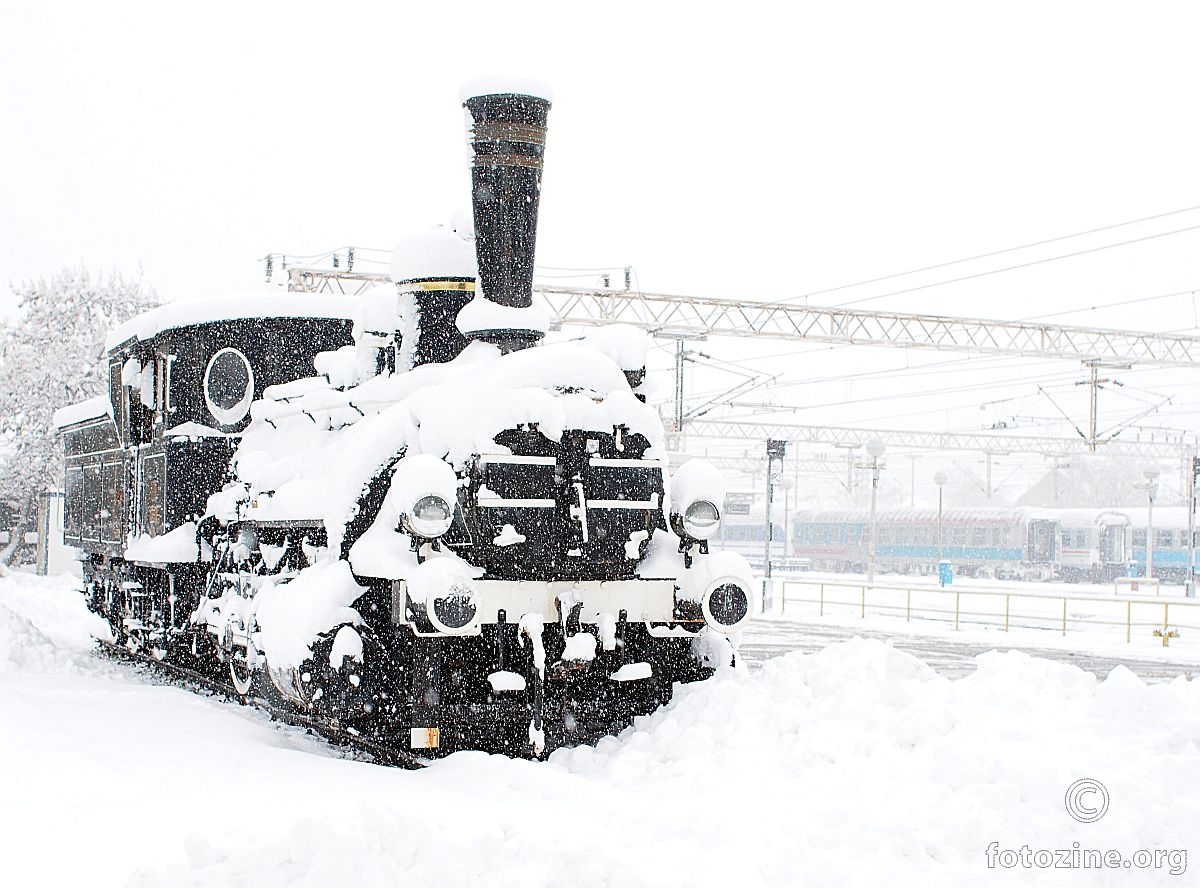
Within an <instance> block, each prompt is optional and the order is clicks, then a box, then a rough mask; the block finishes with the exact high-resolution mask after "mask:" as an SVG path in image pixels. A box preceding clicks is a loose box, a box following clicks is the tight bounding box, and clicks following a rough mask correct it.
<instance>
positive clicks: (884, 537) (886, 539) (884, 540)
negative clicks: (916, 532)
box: [877, 527, 892, 545]
mask: <svg viewBox="0 0 1200 888" xmlns="http://www.w3.org/2000/svg"><path fill="white" fill-rule="evenodd" d="M877 542H878V543H879V544H880V545H890V544H891V542H892V530H891V528H890V527H881V528H879V539H878V541H877Z"/></svg>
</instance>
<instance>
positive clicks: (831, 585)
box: [780, 579, 1200, 645]
mask: <svg viewBox="0 0 1200 888" xmlns="http://www.w3.org/2000/svg"><path fill="white" fill-rule="evenodd" d="M782 586H783V588H782V592H781V595H780V607H781V613H786V611H787V606H788V603H789V602H793V603H797V604H816V605H817V606H818V609H819V610H818V615H819V616H824V615H825V610H826V607H827V606H841V607H853V608H854V609H855V610H857V611H858V614H859V617H860V618H865V617H866V615H867V610H868V608H869V609H871V610H872V611H875V612H881V613H889V612H893V611H894V612H896V613H897V614H898V613H899V612H900V611H903V612H904V619H905V621H906V622H911V620H912V618H913V616H914V614H916V615H917V616H918V618H919V617H920V615H921V614H923V613H924V614H930V615H933V616H932V617H931V618H932V619H934V620H941V621H944V622H950V620H951V615H952V617H953V622H954V628H955V630H957V629H958V628H959V625H960V623H963V622H968V623H975V624H977V625H987V626H998V625H1000V619H1001V616H1003V627H1004V631H1005V632H1007V631H1009V629H1010V628H1011V627H1012V626H1013V625H1019V626H1020V625H1022V623H1018V622H1015V620H1016V621H1030V622H1038V621H1040V623H1041V625H1034V626H1025V627H1023V628H1045V627H1046V625H1047V624H1048V623H1049V624H1052V625H1054V626H1055V628H1061V631H1062V634H1063V635H1066V634H1067V629H1068V626H1069V624H1070V623H1071V622H1072V621H1073V622H1076V623H1084V624H1089V625H1098V626H1124V627H1125V641H1126V643H1130V642H1131V641H1132V638H1133V628H1134V627H1135V626H1137V627H1139V628H1140V627H1154V628H1155V630H1156V631H1155V635H1156V637H1161V638H1163V644H1164V645H1165V644H1167V642H1168V641H1169V637H1168V634H1169V633H1170V632H1171V631H1172V627H1174V629H1176V630H1177V629H1180V628H1184V629H1189V630H1196V631H1197V632H1200V621H1197V622H1191V618H1192V617H1193V616H1200V611H1197V610H1196V608H1200V601H1195V600H1181V599H1163V598H1157V597H1156V598H1134V597H1128V596H1120V595H1108V594H1103V595H1102V594H1087V593H1072V594H1053V593H1046V592H1025V591H1021V590H1012V589H984V588H978V587H968V586H958V587H954V588H947V587H941V586H914V585H881V584H876V585H871V584H869V583H852V582H842V581H837V580H815V579H814V580H795V579H789V580H785V581H784V582H783V584H782ZM793 587H807V588H812V587H817V588H818V589H819V593H818V597H817V598H805V597H801V596H797V595H794V594H789V589H790V588H793ZM827 589H836V590H847V591H849V590H853V591H856V592H857V593H858V594H857V595H853V594H851V595H848V596H843V597H841V599H840V600H836V601H831V600H829V598H828V596H827V595H826V591H827ZM868 592H869V593H871V595H872V596H874V597H875V599H876V600H874V601H869V600H868ZM900 592H903V593H904V605H903V607H901V606H900V605H899V604H891V603H888V602H886V601H881V600H879V599H880V598H881V597H882V596H885V595H887V594H889V593H900ZM914 592H916V593H920V594H922V595H934V596H946V597H947V598H948V597H949V596H953V597H954V606H953V609H950V608H949V606H947V607H945V608H939V607H928V606H920V605H918V606H916V607H914V606H913V601H912V596H913V593H914ZM964 596H968V597H969V596H976V597H983V598H985V599H1001V598H1002V599H1004V613H1003V615H1001V614H1000V613H998V612H997V611H989V610H965V609H964V608H963V597H964ZM1014 599H1017V600H1024V599H1030V600H1034V601H1045V602H1051V601H1054V602H1061V603H1062V608H1061V612H1058V613H1056V614H1054V615H1053V616H1049V615H1047V614H1045V613H1024V614H1015V615H1014V613H1013V608H1012V605H1013V600H1014ZM1072 601H1074V602H1078V603H1081V604H1083V603H1090V604H1096V605H1101V606H1104V607H1111V606H1114V605H1115V606H1117V607H1119V606H1120V605H1122V604H1123V605H1124V606H1125V607H1124V609H1125V618H1124V619H1123V620H1111V619H1104V618H1102V617H1099V616H1096V615H1092V614H1074V615H1071V614H1069V613H1068V608H1067V604H1068V602H1072ZM947 604H948V602H947ZM1135 605H1136V606H1138V607H1139V608H1142V609H1145V608H1147V607H1153V608H1155V609H1159V608H1161V611H1162V614H1161V619H1158V618H1157V617H1156V618H1155V619H1154V620H1153V621H1148V620H1146V619H1139V620H1135V619H1134V613H1133V612H1134V606H1135ZM1172 607H1174V608H1175V614H1176V618H1175V622H1174V623H1172V621H1171V620H1172V617H1171V609H1172ZM1181 607H1182V608H1190V609H1191V610H1188V611H1186V613H1187V614H1188V620H1189V622H1187V623H1181V622H1179V620H1178V616H1179V613H1180V611H1179V608H1181ZM1056 610H1057V609H1056ZM976 618H982V619H976ZM1170 637H1175V636H1170Z"/></svg>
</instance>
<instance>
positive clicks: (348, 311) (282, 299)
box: [104, 293, 354, 351]
mask: <svg viewBox="0 0 1200 888" xmlns="http://www.w3.org/2000/svg"><path fill="white" fill-rule="evenodd" d="M353 306H354V303H353V301H351V300H346V299H344V298H341V297H331V296H323V295H316V294H312V293H286V294H271V295H263V294H261V293H252V294H243V295H238V296H219V297H216V298H212V299H181V300H179V301H177V302H168V303H167V304H165V305H160V306H159V307H158V308H155V309H153V310H151V311H148V312H145V313H144V314H140V315H138V316H137V317H135V318H131V319H130V320H128V321H126V322H125V323H123V324H120V325H118V326H116V327H114V328H113V329H112V332H110V333H109V334H108V337H107V338H106V339H105V341H104V349H105V351H111V350H112V349H114V348H116V347H117V346H119V345H121V344H123V343H125V342H126V341H128V340H130V339H133V338H135V337H136V338H138V339H141V340H146V339H153V338H154V337H155V336H157V335H158V334H159V333H162V332H163V331H164V330H172V329H174V328H176V327H187V326H191V325H192V324H212V323H217V322H220V321H234V320H243V319H245V318H342V319H346V320H352V319H353Z"/></svg>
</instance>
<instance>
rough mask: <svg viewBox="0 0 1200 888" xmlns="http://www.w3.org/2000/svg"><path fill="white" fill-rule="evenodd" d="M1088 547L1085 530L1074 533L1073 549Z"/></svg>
mask: <svg viewBox="0 0 1200 888" xmlns="http://www.w3.org/2000/svg"><path fill="white" fill-rule="evenodd" d="M1088 545H1089V542H1088V532H1087V530H1079V531H1076V532H1075V548H1076V549H1086V548H1087V547H1088Z"/></svg>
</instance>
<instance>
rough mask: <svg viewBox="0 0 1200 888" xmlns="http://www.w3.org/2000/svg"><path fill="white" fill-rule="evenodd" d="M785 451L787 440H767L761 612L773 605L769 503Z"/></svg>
mask: <svg viewBox="0 0 1200 888" xmlns="http://www.w3.org/2000/svg"><path fill="white" fill-rule="evenodd" d="M786 452H787V441H782V440H776V439H774V438H772V439H771V440H769V441H767V509H766V512H767V515H766V527H765V528H764V531H763V546H764V549H763V613H764V614H765V613H770V611H771V609H772V608H773V607H774V606H775V594H774V592H775V589H774V586H773V585H772V583H771V544H772V542H773V541H774V537H775V534H774V533H773V525H772V524H771V504H772V503H773V502H774V501H775V482H776V481H777V480H778V477H777V476H780V475H782V472H781V471H780V467H781V466H782V464H783V457H784V454H785V453H786Z"/></svg>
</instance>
